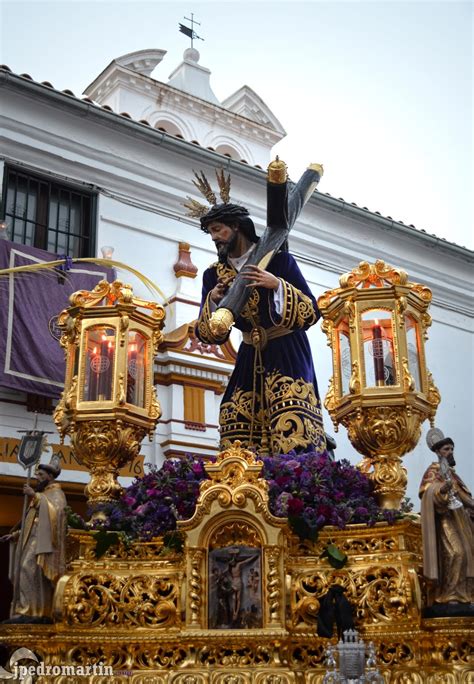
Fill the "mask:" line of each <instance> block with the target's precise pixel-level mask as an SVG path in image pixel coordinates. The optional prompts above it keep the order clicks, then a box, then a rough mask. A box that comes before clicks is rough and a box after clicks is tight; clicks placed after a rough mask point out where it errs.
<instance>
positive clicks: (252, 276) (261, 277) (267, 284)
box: [242, 264, 280, 290]
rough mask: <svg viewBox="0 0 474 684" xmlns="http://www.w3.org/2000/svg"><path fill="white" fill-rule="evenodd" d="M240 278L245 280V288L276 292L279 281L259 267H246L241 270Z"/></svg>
mask: <svg viewBox="0 0 474 684" xmlns="http://www.w3.org/2000/svg"><path fill="white" fill-rule="evenodd" d="M242 277H243V278H244V280H247V281H248V282H247V287H264V288H265V289H266V290H278V286H279V284H280V281H279V280H278V278H277V277H276V276H275V275H273V273H269V271H265V270H264V269H263V268H260V266H255V265H250V264H249V265H248V266H244V268H243V269H242Z"/></svg>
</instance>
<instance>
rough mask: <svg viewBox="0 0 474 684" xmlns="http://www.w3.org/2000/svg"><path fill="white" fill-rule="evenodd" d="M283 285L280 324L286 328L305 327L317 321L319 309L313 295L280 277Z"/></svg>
mask: <svg viewBox="0 0 474 684" xmlns="http://www.w3.org/2000/svg"><path fill="white" fill-rule="evenodd" d="M280 282H281V284H282V286H283V311H282V312H281V323H280V325H282V326H284V327H285V328H291V329H293V328H295V329H296V328H304V327H309V326H311V325H313V324H314V323H316V321H317V320H318V311H317V309H316V308H315V306H314V304H313V301H312V299H311V297H308V295H305V294H303V292H301V290H299V289H298V288H297V287H295V286H294V285H291V284H290V283H287V282H286V280H283V279H282V278H280Z"/></svg>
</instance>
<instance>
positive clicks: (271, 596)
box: [265, 548, 282, 623]
mask: <svg viewBox="0 0 474 684" xmlns="http://www.w3.org/2000/svg"><path fill="white" fill-rule="evenodd" d="M280 553H281V551H280V549H279V548H271V549H266V553H265V555H266V558H267V562H268V571H267V600H268V614H269V620H270V623H272V622H277V623H278V622H279V621H280V606H281V601H282V585H281V579H280V569H279V567H278V564H279V560H280Z"/></svg>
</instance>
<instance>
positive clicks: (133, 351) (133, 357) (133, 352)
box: [127, 344, 138, 404]
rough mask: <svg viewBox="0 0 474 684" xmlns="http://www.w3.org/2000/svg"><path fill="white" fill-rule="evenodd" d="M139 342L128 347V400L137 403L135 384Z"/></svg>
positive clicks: (130, 402)
mask: <svg viewBox="0 0 474 684" xmlns="http://www.w3.org/2000/svg"><path fill="white" fill-rule="evenodd" d="M137 347H138V345H137V344H130V346H129V348H128V369H127V370H128V372H127V402H128V403H129V404H135V386H136V382H135V381H136V376H137Z"/></svg>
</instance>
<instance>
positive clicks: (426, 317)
mask: <svg viewBox="0 0 474 684" xmlns="http://www.w3.org/2000/svg"><path fill="white" fill-rule="evenodd" d="M432 322H433V319H432V318H431V316H430V314H429V313H427V312H425V313H422V314H421V316H420V323H421V328H422V330H423V339H424V340H427V339H428V328H429V327H430V326H431V324H432Z"/></svg>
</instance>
